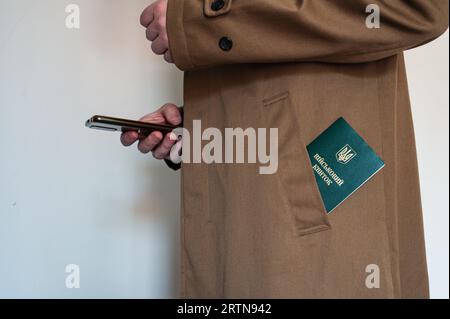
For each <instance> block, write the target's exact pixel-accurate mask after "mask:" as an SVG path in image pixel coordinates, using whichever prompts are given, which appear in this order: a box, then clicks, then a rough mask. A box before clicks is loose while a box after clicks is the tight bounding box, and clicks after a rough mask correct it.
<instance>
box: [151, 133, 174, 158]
mask: <svg viewBox="0 0 450 319" xmlns="http://www.w3.org/2000/svg"><path fill="white" fill-rule="evenodd" d="M176 142H177V141H176V140H173V138H171V136H170V134H167V135H166V136H165V137H164V140H163V141H162V143H161V144H160V145H158V146H157V147H156V148H155V149H154V150H153V157H154V158H156V159H159V160H162V159H165V158H167V157H168V156H170V150H171V149H172V146H174V145H175V143H176Z"/></svg>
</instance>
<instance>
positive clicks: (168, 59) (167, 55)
mask: <svg viewBox="0 0 450 319" xmlns="http://www.w3.org/2000/svg"><path fill="white" fill-rule="evenodd" d="M164 60H165V61H166V62H168V63H174V61H173V58H172V54H171V53H170V50H167V51H166V52H165V53H164Z"/></svg>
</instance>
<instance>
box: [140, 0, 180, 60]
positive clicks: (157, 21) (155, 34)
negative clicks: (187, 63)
mask: <svg viewBox="0 0 450 319" xmlns="http://www.w3.org/2000/svg"><path fill="white" fill-rule="evenodd" d="M166 13H167V0H158V1H155V2H154V3H152V4H151V5H150V6H148V7H147V8H146V9H145V10H144V11H143V12H142V14H141V25H142V26H143V27H144V28H147V30H146V32H145V34H146V36H147V39H148V40H149V41H150V42H152V51H153V52H154V53H155V54H157V55H164V60H166V61H167V62H169V63H173V59H172V56H171V55H170V50H169V38H168V36H167V29H166Z"/></svg>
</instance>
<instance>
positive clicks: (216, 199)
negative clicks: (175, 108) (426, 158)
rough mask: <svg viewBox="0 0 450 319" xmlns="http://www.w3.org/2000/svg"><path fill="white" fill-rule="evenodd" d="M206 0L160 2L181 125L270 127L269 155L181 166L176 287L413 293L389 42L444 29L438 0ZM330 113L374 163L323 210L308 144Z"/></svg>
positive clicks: (395, 72)
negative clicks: (329, 210) (370, 20)
mask: <svg viewBox="0 0 450 319" xmlns="http://www.w3.org/2000/svg"><path fill="white" fill-rule="evenodd" d="M213 2H214V1H213V0H169V7H168V17H167V18H168V20H167V23H168V25H167V27H168V33H169V41H170V50H171V53H172V56H173V57H174V60H175V63H176V65H177V66H178V67H179V68H180V69H182V70H184V71H186V72H185V101H184V112H185V125H186V128H188V129H190V130H192V123H193V120H197V119H198V120H201V121H202V127H203V128H206V127H215V128H218V129H220V130H224V128H243V129H245V128H278V129H279V168H278V171H277V173H276V174H274V175H260V174H259V171H258V168H259V166H260V165H259V164H210V165H208V164H188V163H185V164H183V168H182V223H181V225H182V249H181V251H182V254H181V274H182V276H181V297H183V298H427V297H428V275H427V265H426V255H425V245H424V233H423V221H422V210H421V201H420V189H419V179H418V168H417V158H416V149H415V139H414V129H413V123H412V118H411V109H410V102H409V96H408V87H407V79H406V72H405V65H404V58H403V53H402V52H403V51H404V50H406V49H410V48H413V47H416V46H419V45H422V44H425V43H427V42H429V41H431V40H433V39H435V38H436V37H438V36H439V35H440V34H442V33H443V32H444V31H445V30H446V29H447V25H448V1H446V0H426V1H425V0H408V1H406V0H405V1H401V0H389V1H387V0H386V1H375V0H346V1H331V0H303V1H302V0H277V1H273V0H224V5H223V6H219V7H221V8H220V9H219V10H217V6H216V7H215V9H216V11H215V10H213V9H212V5H213ZM370 4H377V5H378V6H379V9H380V14H381V25H380V28H379V29H369V28H367V26H366V17H367V16H368V15H369V14H370V13H368V12H366V8H367V6H368V5H370ZM223 37H228V39H231V40H232V41H233V43H232V44H233V46H232V48H231V50H229V51H224V50H223V49H221V48H220V46H219V41H220V39H222V38H223ZM418 107H432V105H422V106H418ZM341 116H343V117H344V118H345V119H346V120H347V121H348V122H349V123H350V124H351V125H352V126H353V127H354V128H355V129H356V130H357V131H358V132H359V134H361V136H362V137H363V138H364V139H365V140H366V141H367V142H368V144H369V145H371V146H372V148H374V150H375V151H376V152H377V153H378V154H379V155H380V156H381V157H382V158H383V160H384V161H385V162H386V167H385V168H384V169H383V170H382V171H381V172H380V173H378V174H377V175H376V176H375V177H374V178H373V179H371V180H370V181H369V182H368V183H367V184H365V185H364V187H362V188H361V189H359V190H358V191H357V192H356V193H355V194H353V195H352V196H351V197H350V198H348V199H347V200H346V201H345V202H344V203H343V204H342V205H340V206H339V207H338V208H337V209H336V210H335V211H334V212H333V214H331V215H327V214H326V213H325V210H324V207H323V204H322V201H321V198H320V194H319V191H318V188H317V184H316V181H315V178H314V173H313V171H312V169H311V163H310V161H309V158H308V156H307V153H306V145H307V144H308V143H309V142H311V141H312V140H313V139H314V138H315V137H317V136H318V135H319V134H320V133H321V132H322V131H323V130H325V129H326V128H327V127H328V126H329V125H331V124H332V123H333V122H334V121H335V120H336V119H337V118H339V117H341ZM430 213H431V212H430ZM370 265H376V266H377V267H378V269H379V276H380V282H379V288H375V289H369V288H368V287H367V285H366V281H367V277H368V276H369V275H370V273H368V272H366V271H367V270H370V269H373V268H370ZM368 266H369V268H367V267H368ZM372 267H373V266H372Z"/></svg>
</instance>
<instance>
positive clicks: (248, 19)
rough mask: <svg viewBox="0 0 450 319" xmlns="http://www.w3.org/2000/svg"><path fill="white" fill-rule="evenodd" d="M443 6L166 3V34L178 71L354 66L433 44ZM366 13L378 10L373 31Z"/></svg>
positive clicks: (219, 0)
mask: <svg viewBox="0 0 450 319" xmlns="http://www.w3.org/2000/svg"><path fill="white" fill-rule="evenodd" d="M374 5H375V6H376V7H374ZM448 6H449V1H448V0H276V1H275V0H169V4H168V13H167V29H168V34H169V42H170V50H171V53H172V56H173V58H174V60H175V64H176V65H177V66H178V67H179V68H180V69H182V70H192V69H197V68H202V67H209V66H217V65H224V64H238V63H278V62H296V61H297V62H301V61H305V62H307V61H311V62H312V61H314V62H335V63H360V62H369V61H375V60H379V59H383V58H386V57H389V56H392V55H395V54H397V53H399V52H400V51H404V50H407V49H410V48H413V47H416V46H419V45H422V44H425V43H427V42H429V41H431V40H433V39H435V38H437V37H438V36H439V35H441V34H442V33H443V32H445V30H446V29H447V27H448ZM373 8H378V9H379V13H380V25H379V26H380V27H379V28H369V27H368V26H367V24H366V20H367V19H368V18H369V20H370V18H371V17H372V16H371V14H373V11H372V10H373ZM221 40H222V43H221ZM224 41H225V42H224Z"/></svg>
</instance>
